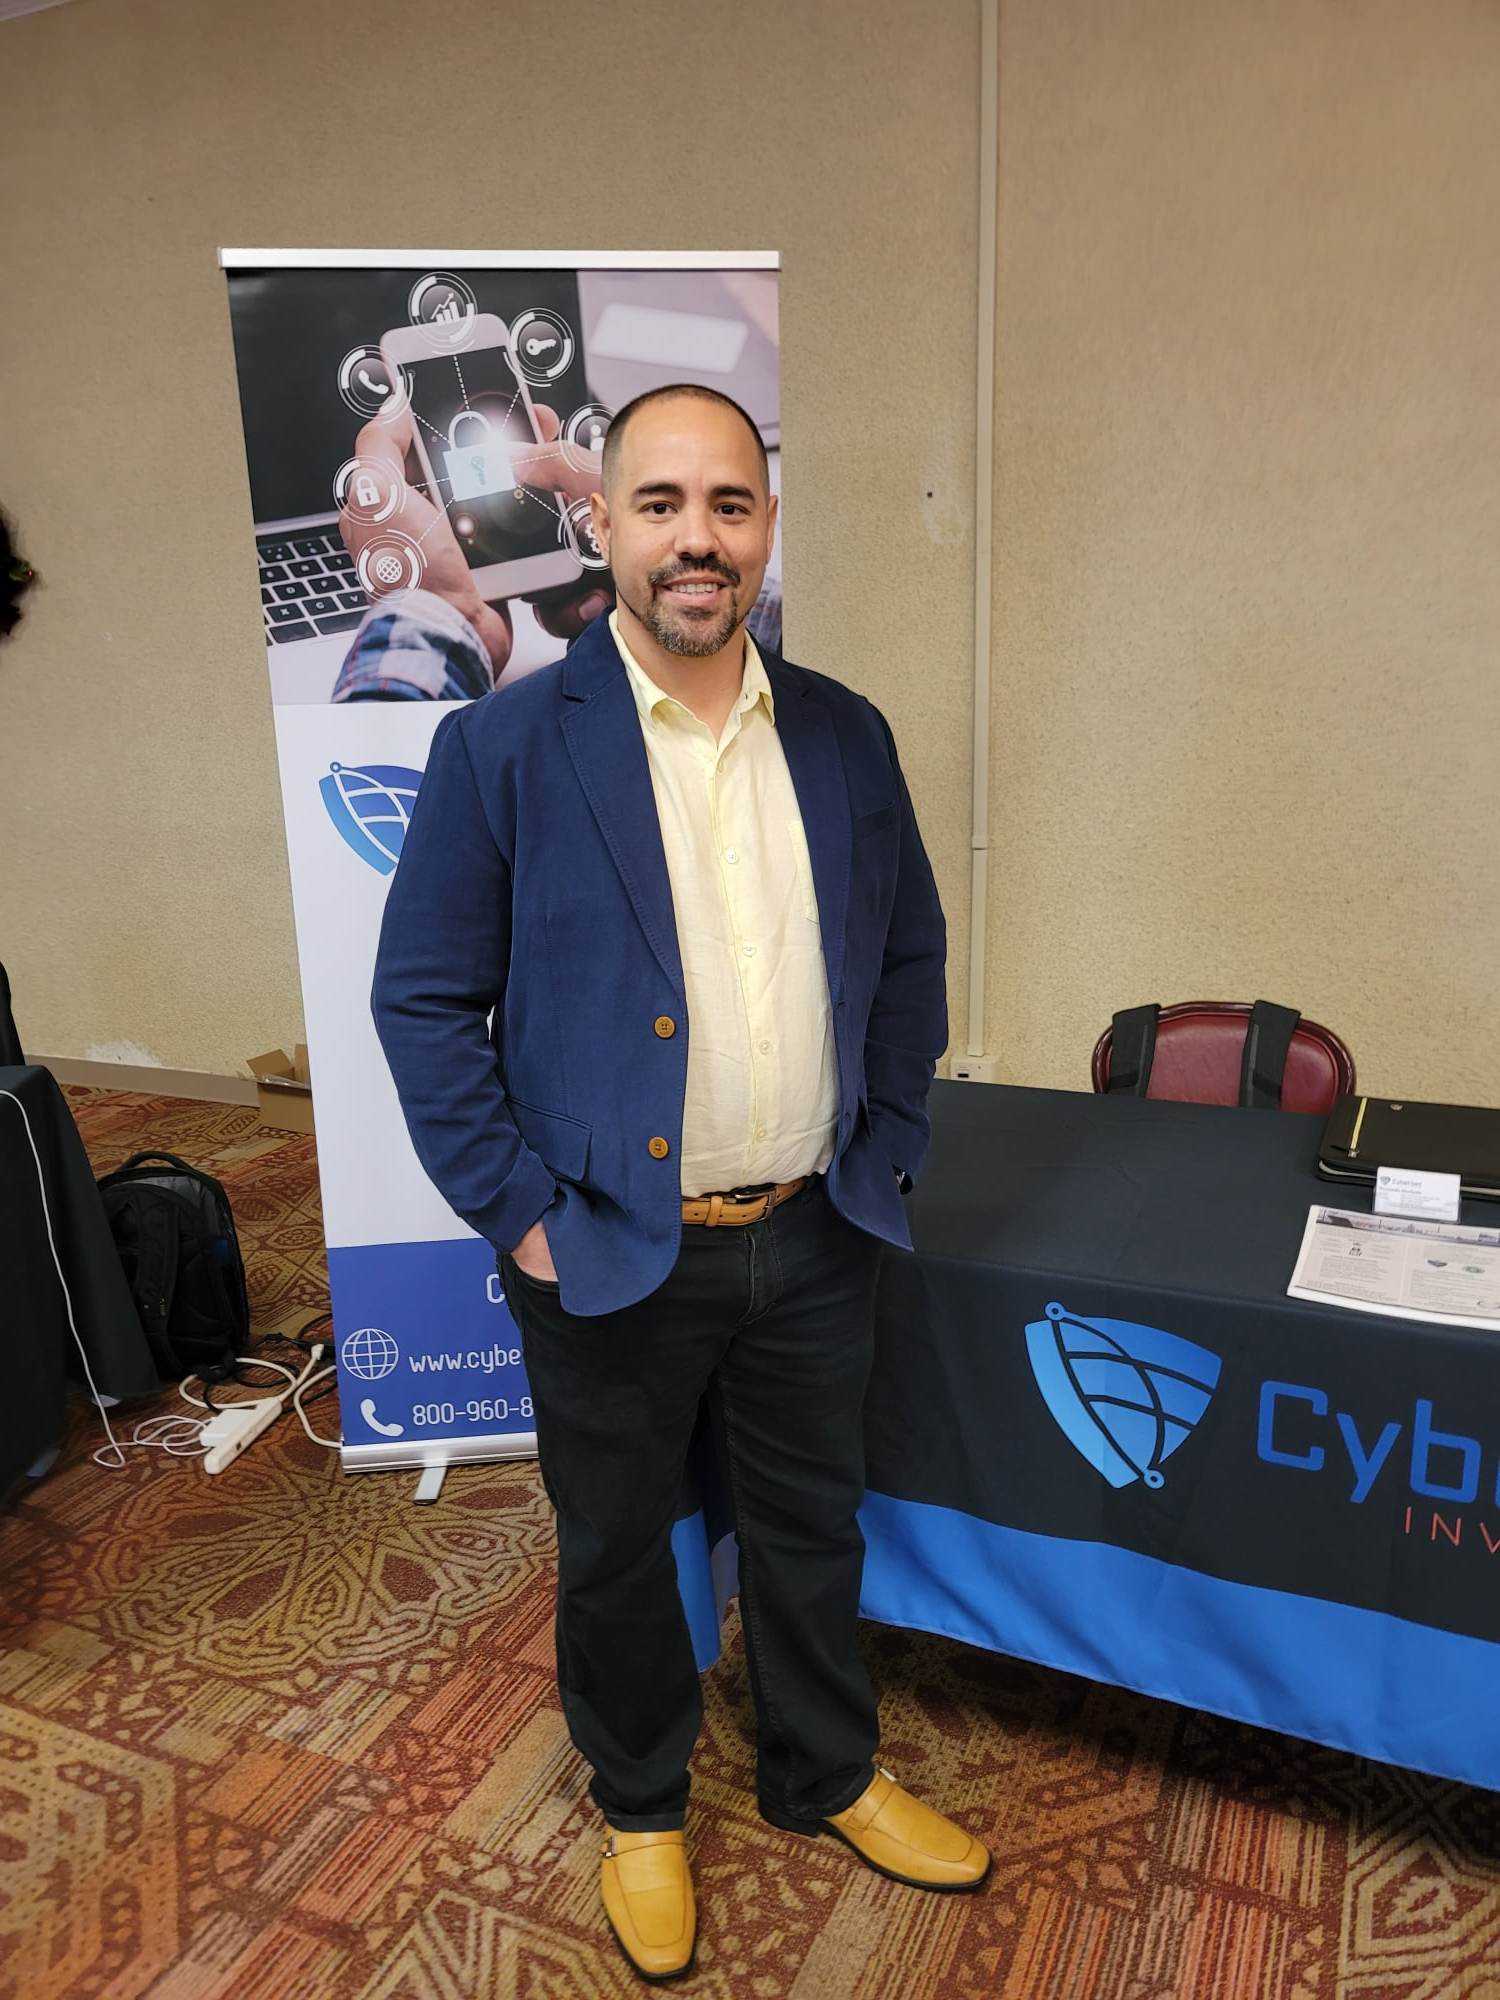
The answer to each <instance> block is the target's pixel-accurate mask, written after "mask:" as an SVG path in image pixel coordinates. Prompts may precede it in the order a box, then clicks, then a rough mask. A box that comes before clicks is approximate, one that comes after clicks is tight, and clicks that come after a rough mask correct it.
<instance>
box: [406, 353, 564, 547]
mask: <svg viewBox="0 0 1500 2000" xmlns="http://www.w3.org/2000/svg"><path fill="white" fill-rule="evenodd" d="M401 366H402V368H403V369H404V370H405V372H406V375H407V378H408V380H409V381H410V383H411V407H412V418H413V421H414V422H415V424H416V426H417V430H418V432H419V434H420V436H421V439H422V444H423V448H424V450H425V451H426V454H427V458H428V461H429V463H430V464H431V466H432V474H433V485H432V488H431V489H430V493H431V498H432V500H433V502H434V503H435V504H436V505H438V506H441V507H443V508H444V509H445V510H446V512H447V515H448V520H449V522H450V524H451V526H452V528H453V533H454V537H455V539H456V540H457V542H458V545H459V547H460V548H461V549H462V550H463V552H464V555H465V556H466V558H467V559H468V563H469V567H470V568H471V569H487V568H488V567H489V566H490V565H491V564H495V563H511V562H523V561H525V560H527V559H528V558H530V557H534V556H547V555H553V554H556V552H557V551H558V550H559V549H566V548H567V547H568V546H569V544H568V538H567V536H566V534H565V533H564V531H563V524H562V507H561V503H560V502H559V500H558V497H557V495H556V493H554V492H549V491H544V490H543V489H542V488H540V487H536V486H527V485H525V484H523V483H521V481H520V480H519V478H518V475H517V470H516V463H515V461H516V458H517V456H518V454H520V453H522V452H524V451H527V450H530V449H531V448H532V447H534V445H535V443H536V433H535V432H534V430H533V429H532V422H531V415H530V412H529V411H528V409H527V406H526V399H525V397H524V395H523V394H522V391H521V385H520V383H519V382H518V381H517V379H516V373H515V369H514V367H513V366H512V363H511V358H510V350H509V348H507V347H471V348H467V349H465V350H464V351H463V352H462V353H459V354H433V355H424V356H421V357H419V358H417V359H414V360H413V359H403V360H402V363H401Z"/></svg>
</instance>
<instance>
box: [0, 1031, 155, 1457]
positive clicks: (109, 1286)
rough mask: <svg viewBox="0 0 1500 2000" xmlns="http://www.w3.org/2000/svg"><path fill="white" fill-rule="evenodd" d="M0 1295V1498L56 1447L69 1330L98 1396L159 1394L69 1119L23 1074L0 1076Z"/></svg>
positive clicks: (75, 1366) (32, 1075)
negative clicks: (0, 1308) (0, 1355)
mask: <svg viewBox="0 0 1500 2000" xmlns="http://www.w3.org/2000/svg"><path fill="white" fill-rule="evenodd" d="M0 1285H3V1296H4V1321H3V1325H4V1334H3V1339H4V1345H5V1362H6V1379H5V1393H4V1394H3V1395H0V1493H4V1492H6V1491H8V1490H9V1489H10V1488H11V1487H12V1486H13V1485H14V1484H15V1482H16V1481H17V1480H18V1479H19V1478H21V1477H22V1476H23V1475H24V1474H25V1473H26V1472H27V1471H29V1470H30V1469H31V1468H32V1467H33V1466H35V1465H37V1464H38V1463H39V1462H40V1461H42V1460H44V1459H45V1458H46V1456H47V1455H48V1454H49V1453H50V1452H52V1451H54V1450H55V1449H56V1447H57V1445H58V1443H59V1441H60V1440H61V1438H62V1431H63V1398H64V1391H65V1388H66V1382H67V1377H68V1374H69V1372H70V1371H71V1372H72V1373H73V1374H74V1375H76V1376H77V1377H78V1379H79V1380H82V1379H83V1364H82V1359H81V1357H80V1354H79V1350H78V1344H77V1342H76V1341H75V1339H74V1336H73V1327H74V1326H76V1327H77V1330H78V1335H79V1338H80V1339H81V1340H82V1342H83V1349H84V1352H85V1353H86V1354H87V1356H88V1363H89V1370H90V1372H91V1373H92V1375H93V1378H94V1382H95V1384H96V1386H97V1387H98V1389H99V1392H100V1394H101V1395H104V1396H109V1397H115V1398H119V1397H124V1396H138V1395H145V1394H148V1393H149V1392H150V1391H151V1390H153V1389H156V1388H158V1387H159V1386H160V1384H159V1381H158V1378H157V1374H156V1369H155V1367H154V1366H153V1364H152V1361H151V1352H150V1349H149V1348H148V1346H147V1344H146V1337H145V1334H144V1333H143V1332H142V1330H141V1323H140V1320H139V1319H138V1317H137V1316H136V1311H135V1307H134V1305H133V1304H132V1302H131V1298H130V1293H129V1291H128V1290H127V1289H126V1284H125V1276H124V1273H123V1271H122V1270H121V1268H120V1260H119V1258H118V1256H117V1255H116V1253H115V1246H114V1242H113V1239H112V1238H111V1236H110V1233H109V1224H108V1222H107V1220H106V1219H105V1214H104V1206H103V1203H102V1202H101V1200H100V1198H99V1190H98V1187H97V1186H96V1184H95V1181H94V1174H93V1169H92V1168H91V1167H90V1165H89V1160H88V1155H87V1153H85V1151H84V1149H83V1141H82V1140H81V1139H80V1138H79V1136H78V1128H77V1126H76V1125H75V1124H74V1123H73V1115H72V1113H71V1112H70V1111H69V1109H68V1104H67V1100H66V1098H65V1097H64V1096H63V1094H62V1092H61V1091H60V1090H59V1089H58V1087H57V1084H56V1082H55V1081H54V1080H53V1078H52V1076H51V1075H50V1073H49V1072H48V1071H47V1070H44V1069H37V1068H34V1067H25V1068H4V1067H0ZM70 1315H71V1317H70ZM100 1441H101V1443H102V1442H103V1433H102V1430H101V1434H100Z"/></svg>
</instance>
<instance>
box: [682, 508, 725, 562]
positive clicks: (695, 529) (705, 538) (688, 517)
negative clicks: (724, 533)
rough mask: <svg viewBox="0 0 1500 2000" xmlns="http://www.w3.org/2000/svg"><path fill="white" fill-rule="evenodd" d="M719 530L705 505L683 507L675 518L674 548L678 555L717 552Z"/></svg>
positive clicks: (700, 554)
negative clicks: (692, 507) (701, 506)
mask: <svg viewBox="0 0 1500 2000" xmlns="http://www.w3.org/2000/svg"><path fill="white" fill-rule="evenodd" d="M719 548H720V542H719V531H718V526H717V523H716V522H715V520H714V517H713V515H712V514H711V513H710V512H709V510H708V509H707V508H706V507H705V508H703V509H702V510H701V512H700V511H699V510H697V509H690V508H684V509H683V511H682V513H681V514H680V515H679V516H678V520H677V536H676V549H677V553H678V555H680V556H706V555H717V554H718V553H719Z"/></svg>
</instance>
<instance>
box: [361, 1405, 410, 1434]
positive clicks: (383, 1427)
mask: <svg viewBox="0 0 1500 2000" xmlns="http://www.w3.org/2000/svg"><path fill="white" fill-rule="evenodd" d="M359 1414H360V1415H361V1416H362V1417H363V1418H364V1420H365V1422H366V1423H367V1424H368V1425H369V1426H370V1429H371V1430H372V1431H379V1433H380V1435H381V1436H382V1437H387V1438H398V1437H405V1435H406V1426H405V1424H383V1423H382V1422H381V1421H380V1419H379V1417H377V1416H376V1414H375V1398H374V1397H373V1396H366V1397H365V1399H364V1401H363V1402H362V1403H361V1404H360V1406H359Z"/></svg>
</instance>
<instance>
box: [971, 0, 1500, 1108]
mask: <svg viewBox="0 0 1500 2000" xmlns="http://www.w3.org/2000/svg"><path fill="white" fill-rule="evenodd" d="M1001 13H1002V22H1003V26H1002V34H1001V126H1002V132H1001V150H1000V227H999V240H1000V292H1001V327H1000V339H999V363H998V365H999V374H1000V403H999V433H998V445H997V452H998V458H999V473H998V480H997V487H996V557H997V573H996V586H995V609H996V638H995V699H994V739H993V740H994V753H995V760H996V761H995V811H994V817H993V838H994V843H995V859H994V869H995V878H996V880H995V893H994V897H993V908H992V935H991V950H990V963H991V966H992V985H991V991H990V996H989V1012H990V1019H991V1022H992V1024H993V1026H994V1028H995V1030H996V1032H997V1034H998V1038H999V1041H1000V1045H1001V1049H1002V1052H1003V1056H1004V1074H1005V1075H1006V1076H1008V1077H1011V1078H1016V1079H1020V1080H1023V1081H1027V1082H1044V1083H1059V1084H1061V1083H1076V1082H1080V1081H1081V1080H1082V1071H1081V1064H1082V1063H1083V1061H1084V1060H1085V1059H1086V1056H1087V1052H1088V1050H1089V1047H1090V1046H1091V1044H1092V1042H1093V1040H1094V1037H1095V1035H1096V1033H1097V1032H1098V1030H1099V1029H1100V1028H1102V1027H1103V1026H1104V1025H1105V1023H1106V1022H1107V1021H1108V1018H1109V1015H1110V1012H1111V1011H1112V1009H1113V1008H1114V1007H1116V1006H1126V1005H1131V1004H1134V1003H1135V1002H1138V1001H1144V1000H1158V999H1159V1000H1162V1001H1170V1000H1186V999H1195V998H1203V997H1214V998H1222V999H1253V998H1255V997H1256V996H1257V995H1262V994H1263V995H1265V996H1266V997H1267V998H1270V999H1276V1000H1282V1001H1286V1002H1288V1003H1289V1004H1291V1005H1293V1006H1298V1007H1300V1008H1301V1009H1302V1011H1303V1012H1304V1013H1306V1014H1308V1015H1310V1016H1312V1017H1313V1018H1314V1019H1316V1020H1321V1021H1324V1022H1326V1023H1328V1024H1329V1025H1330V1026H1332V1027H1334V1028H1337V1029H1338V1030H1339V1031H1340V1032H1341V1033H1342V1034H1343V1035H1344V1036H1345V1038H1346V1039H1347V1040H1348V1042H1349V1043H1350V1045H1351V1047H1352V1048H1353V1050H1354V1053H1355V1056H1356V1059H1357V1061H1358V1063H1359V1072H1360V1080H1361V1082H1362V1083H1363V1084H1364V1085H1366V1086H1367V1087H1369V1088H1371V1089H1373V1090H1376V1091H1388V1092H1391V1093H1401V1094H1404V1095H1409V1096H1413V1097H1415V1096H1424V1097H1432V1098H1437V1099H1440V1100H1441V1099H1454V1098H1456V1099H1461V1100H1470V1101H1472V1100H1477V1101H1481V1102H1488V1103H1492V1104H1500V1036H1497V1034H1496V1032H1495V1029H1496V1007H1497V1000H1500V915H1497V912H1496V907H1495V884H1496V879H1497V875H1500V816H1497V810H1496V808H1497V801H1500V784H1497V770H1500V672H1497V636H1500V331H1497V330H1500V226H1497V217H1500V142H1497V139H1496V128H1497V107H1500V7H1497V6H1496V5H1494V4H1493V0H1422V4H1420V5H1411V4H1409V0H1253V3H1251V4H1247V0H1132V4H1131V5H1129V6H1121V5H1118V4H1116V0H1015V4H1011V5H1005V4H1002V9H1001Z"/></svg>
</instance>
